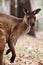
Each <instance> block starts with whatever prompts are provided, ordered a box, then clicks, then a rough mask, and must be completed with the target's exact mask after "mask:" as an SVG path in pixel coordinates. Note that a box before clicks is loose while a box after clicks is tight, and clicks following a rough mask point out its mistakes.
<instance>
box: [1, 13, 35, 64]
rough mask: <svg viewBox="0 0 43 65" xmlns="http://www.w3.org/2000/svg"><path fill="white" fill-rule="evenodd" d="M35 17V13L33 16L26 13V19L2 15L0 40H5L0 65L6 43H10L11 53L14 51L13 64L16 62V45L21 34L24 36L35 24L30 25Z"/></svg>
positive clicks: (2, 45)
mask: <svg viewBox="0 0 43 65" xmlns="http://www.w3.org/2000/svg"><path fill="white" fill-rule="evenodd" d="M31 13H32V12H31ZM35 14H36V13H35ZM34 16H35V15H34V13H33V14H32V15H31V14H27V13H26V14H25V15H24V18H17V17H14V16H11V15H7V14H2V13H0V38H1V39H3V38H4V39H3V40H4V41H3V40H2V41H0V56H1V55H2V56H1V57H0V58H1V59H0V65H1V64H2V59H3V52H4V48H5V43H6V42H7V43H8V46H9V48H10V51H12V57H11V62H13V61H14V59H15V57H16V54H15V49H14V45H15V44H16V41H17V39H18V37H19V36H20V35H21V34H24V33H25V32H27V31H28V30H30V26H32V24H33V23H32V24H30V19H31V18H34ZM27 28H28V30H27ZM13 43H14V45H13ZM1 52H2V53H1Z"/></svg>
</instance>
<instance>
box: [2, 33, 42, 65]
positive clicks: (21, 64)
mask: <svg viewBox="0 0 43 65" xmlns="http://www.w3.org/2000/svg"><path fill="white" fill-rule="evenodd" d="M7 49H8V45H7V44H6V47H5V51H4V59H3V60H4V63H5V64H6V65H43V32H38V33H36V38H34V37H32V36H29V35H22V36H21V37H20V38H19V39H18V41H17V43H16V45H15V52H16V58H15V61H14V63H10V57H11V53H9V54H8V55H5V53H6V50H7Z"/></svg>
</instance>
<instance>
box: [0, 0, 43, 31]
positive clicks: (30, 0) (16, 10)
mask: <svg viewBox="0 0 43 65" xmlns="http://www.w3.org/2000/svg"><path fill="white" fill-rule="evenodd" d="M23 8H26V9H28V10H29V12H30V11H32V10H35V9H37V8H41V11H40V13H39V14H37V15H36V21H37V22H36V25H35V29H36V31H43V0H0V12H3V13H6V14H11V15H14V16H17V17H23V16H24V13H23Z"/></svg>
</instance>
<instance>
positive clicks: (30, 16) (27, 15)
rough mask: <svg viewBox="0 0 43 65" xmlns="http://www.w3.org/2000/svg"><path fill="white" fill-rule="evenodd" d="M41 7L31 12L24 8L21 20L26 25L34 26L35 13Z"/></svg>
mask: <svg viewBox="0 0 43 65" xmlns="http://www.w3.org/2000/svg"><path fill="white" fill-rule="evenodd" d="M40 10H41V9H40V8H39V9H36V10H34V11H32V12H29V11H28V10H24V9H23V11H24V18H23V21H24V22H25V23H26V24H27V25H30V26H34V24H35V19H36V16H35V15H36V14H38V13H39V11H40Z"/></svg>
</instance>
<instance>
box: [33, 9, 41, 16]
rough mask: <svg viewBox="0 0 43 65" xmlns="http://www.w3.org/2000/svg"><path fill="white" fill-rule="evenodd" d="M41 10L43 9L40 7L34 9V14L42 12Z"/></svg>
mask: <svg viewBox="0 0 43 65" xmlns="http://www.w3.org/2000/svg"><path fill="white" fill-rule="evenodd" d="M40 10H41V9H40V8H39V9H36V10H34V11H33V12H32V14H34V15H35V14H38V13H39V12H40Z"/></svg>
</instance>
